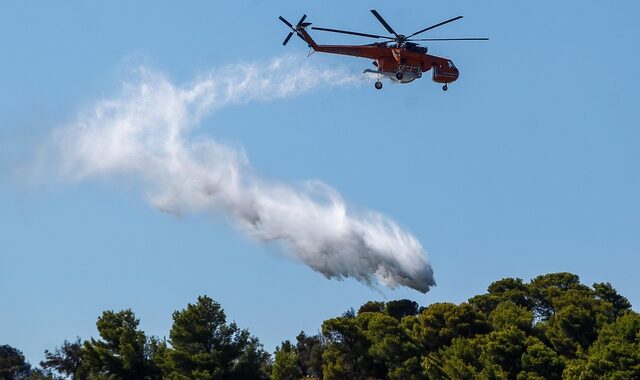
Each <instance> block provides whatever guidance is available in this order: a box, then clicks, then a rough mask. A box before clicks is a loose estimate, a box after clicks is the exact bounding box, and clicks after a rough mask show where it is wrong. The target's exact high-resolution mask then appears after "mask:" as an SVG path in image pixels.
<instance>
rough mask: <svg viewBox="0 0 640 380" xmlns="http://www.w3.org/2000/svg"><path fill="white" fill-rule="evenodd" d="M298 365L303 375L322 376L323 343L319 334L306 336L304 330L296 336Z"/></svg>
mask: <svg viewBox="0 0 640 380" xmlns="http://www.w3.org/2000/svg"><path fill="white" fill-rule="evenodd" d="M295 349H296V354H297V357H298V367H299V368H300V372H301V374H302V376H303V377H322V353H323V351H324V345H323V343H322V337H321V336H319V335H314V336H307V335H306V334H305V333H304V331H301V332H300V334H298V336H297V337H296V347H295Z"/></svg>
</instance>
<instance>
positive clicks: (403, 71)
mask: <svg viewBox="0 0 640 380" xmlns="http://www.w3.org/2000/svg"><path fill="white" fill-rule="evenodd" d="M298 32H299V33H300V35H301V37H302V38H303V39H304V40H305V41H306V42H307V44H308V45H309V47H310V48H311V49H313V50H314V51H316V52H320V53H328V54H339V55H348V56H352V57H361V58H368V59H372V60H373V65H374V66H375V67H376V68H377V69H376V70H370V69H369V70H365V72H367V73H374V74H379V75H381V76H385V77H388V78H390V79H391V80H393V81H395V82H398V83H409V82H412V81H414V80H415V79H418V78H421V77H422V73H424V72H427V71H429V70H432V69H433V74H432V78H433V81H434V82H437V83H444V84H447V83H451V82H454V81H456V79H458V76H459V75H460V73H459V71H458V69H457V68H456V67H455V65H454V64H453V61H451V60H450V59H446V58H442V57H438V56H435V55H431V54H427V53H426V51H427V48H424V47H421V46H418V45H415V44H411V45H400V46H398V45H399V44H393V45H390V44H388V43H374V44H369V45H318V44H317V43H316V42H315V41H314V40H313V38H311V36H310V35H309V34H308V33H307V31H306V30H305V29H304V28H300V29H299V31H298Z"/></svg>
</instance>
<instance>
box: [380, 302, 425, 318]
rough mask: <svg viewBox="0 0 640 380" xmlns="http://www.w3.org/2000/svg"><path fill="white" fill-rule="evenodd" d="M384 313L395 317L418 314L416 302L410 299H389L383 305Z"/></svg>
mask: <svg viewBox="0 0 640 380" xmlns="http://www.w3.org/2000/svg"><path fill="white" fill-rule="evenodd" d="M385 313H387V314H388V315H389V316H391V317H393V318H397V319H402V318H403V317H406V316H409V315H416V314H418V303H417V302H415V301H411V300H407V299H404V300H398V301H389V302H387V304H386V305H385Z"/></svg>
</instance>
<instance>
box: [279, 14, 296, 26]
mask: <svg viewBox="0 0 640 380" xmlns="http://www.w3.org/2000/svg"><path fill="white" fill-rule="evenodd" d="M278 18H279V19H280V21H282V22H284V23H285V24H287V26H288V27H289V28H293V25H291V23H290V22H289V21H287V20H285V19H284V17H282V16H279V17H278Z"/></svg>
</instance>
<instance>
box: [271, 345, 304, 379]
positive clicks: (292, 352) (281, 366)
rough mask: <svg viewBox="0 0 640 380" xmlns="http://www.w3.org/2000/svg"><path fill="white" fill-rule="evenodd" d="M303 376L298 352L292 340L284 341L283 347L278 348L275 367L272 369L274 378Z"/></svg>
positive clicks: (272, 377)
mask: <svg viewBox="0 0 640 380" xmlns="http://www.w3.org/2000/svg"><path fill="white" fill-rule="evenodd" d="M301 376H302V371H301V370H300V366H299V365H298V354H297V352H296V349H295V347H294V346H292V345H291V342H289V341H288V340H287V341H284V342H283V343H282V346H281V347H277V348H276V352H275V354H274V362H273V367H272V369H271V379H272V380H297V379H299V378H300V377H301Z"/></svg>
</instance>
